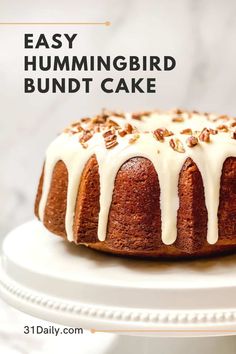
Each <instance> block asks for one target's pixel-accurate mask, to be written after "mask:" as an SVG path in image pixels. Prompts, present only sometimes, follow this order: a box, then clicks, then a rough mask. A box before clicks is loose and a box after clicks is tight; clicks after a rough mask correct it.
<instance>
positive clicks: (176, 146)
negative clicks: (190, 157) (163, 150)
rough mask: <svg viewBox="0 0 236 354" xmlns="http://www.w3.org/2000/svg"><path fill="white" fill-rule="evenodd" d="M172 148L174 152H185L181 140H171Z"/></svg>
mask: <svg viewBox="0 0 236 354" xmlns="http://www.w3.org/2000/svg"><path fill="white" fill-rule="evenodd" d="M169 144H170V146H171V147H172V149H173V150H175V151H177V152H185V149H184V147H183V144H182V142H181V141H180V140H179V139H173V138H172V139H170V141H169Z"/></svg>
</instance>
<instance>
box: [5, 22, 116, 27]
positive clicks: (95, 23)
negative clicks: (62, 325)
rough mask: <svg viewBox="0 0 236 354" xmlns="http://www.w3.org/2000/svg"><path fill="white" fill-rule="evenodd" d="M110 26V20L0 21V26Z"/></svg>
mask: <svg viewBox="0 0 236 354" xmlns="http://www.w3.org/2000/svg"><path fill="white" fill-rule="evenodd" d="M42 25H43V26H44V25H45V26H54V25H60V26H84V25H85V26H110V25H111V22H110V21H105V22H0V26H42Z"/></svg>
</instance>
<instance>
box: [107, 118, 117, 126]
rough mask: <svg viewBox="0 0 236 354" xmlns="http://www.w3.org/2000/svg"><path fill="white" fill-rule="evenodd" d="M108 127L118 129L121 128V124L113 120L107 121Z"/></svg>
mask: <svg viewBox="0 0 236 354" xmlns="http://www.w3.org/2000/svg"><path fill="white" fill-rule="evenodd" d="M107 126H108V127H116V128H118V127H119V124H118V123H116V122H115V121H114V120H112V119H110V118H109V119H108V121H107Z"/></svg>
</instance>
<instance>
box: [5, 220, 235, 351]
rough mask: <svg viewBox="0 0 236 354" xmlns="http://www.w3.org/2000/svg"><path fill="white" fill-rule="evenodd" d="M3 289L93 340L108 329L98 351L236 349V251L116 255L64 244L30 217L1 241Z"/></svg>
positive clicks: (25, 307)
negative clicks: (184, 256)
mask: <svg viewBox="0 0 236 354" xmlns="http://www.w3.org/2000/svg"><path fill="white" fill-rule="evenodd" d="M0 295H1V296H2V298H3V299H4V300H5V301H6V302H7V303H9V304H10V305H12V306H13V307H15V308H17V309H19V310H20V311H23V312H26V313H28V314H30V315H33V316H36V317H38V318H41V319H44V320H48V321H50V322H55V323H58V324H62V325H65V326H73V327H82V328H84V329H88V330H90V331H91V332H92V333H94V334H93V336H94V337H91V338H94V341H96V340H100V337H101V333H102V332H106V333H110V335H106V336H105V337H104V338H105V339H104V348H103V350H102V351H99V353H100V352H103V353H112V354H116V353H121V352H123V353H126V352H127V353H128V352H129V350H131V349H132V351H133V352H135V353H137V354H139V353H145V354H147V353H154V352H156V351H157V349H161V353H162V354H165V353H180V352H182V353H183V352H184V353H185V352H186V353H187V352H188V354H193V353H199V351H201V352H203V353H204V350H205V352H206V353H208V354H209V353H214V354H218V353H222V352H224V353H225V354H231V353H235V345H236V337H234V335H236V255H233V256H232V255H231V256H227V257H217V258H214V259H208V260H198V261H184V262H183V261H182V262H176V261H175V262H166V261H163V262H159V261H155V260H141V259H127V258H119V257H116V256H111V255H106V254H102V253H98V252H96V251H93V250H90V249H87V248H86V247H82V246H81V247H77V246H75V245H73V244H70V243H68V242H65V241H64V240H63V239H61V238H60V237H55V236H54V235H52V234H51V233H50V232H48V231H47V230H46V229H45V228H44V227H43V226H42V224H41V223H39V222H38V221H36V220H33V221H30V222H28V223H26V224H24V225H22V226H20V227H18V228H16V229H15V230H13V231H12V232H11V233H10V234H8V235H7V236H6V238H5V240H4V242H3V252H2V257H1V267H0ZM91 336H92V335H91ZM79 340H80V339H79V338H78V339H77V341H79ZM88 347H89V343H88ZM88 352H89V351H87V352H86V353H88ZM80 353H83V352H81V351H80ZM97 353H98V351H97Z"/></svg>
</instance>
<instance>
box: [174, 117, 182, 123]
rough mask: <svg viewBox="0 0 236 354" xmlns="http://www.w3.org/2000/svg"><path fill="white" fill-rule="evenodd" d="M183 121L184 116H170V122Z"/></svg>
mask: <svg viewBox="0 0 236 354" xmlns="http://www.w3.org/2000/svg"><path fill="white" fill-rule="evenodd" d="M183 121H184V118H183V117H181V116H179V117H174V118H172V122H174V123H181V122H183Z"/></svg>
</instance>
